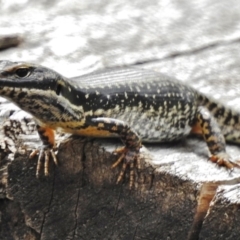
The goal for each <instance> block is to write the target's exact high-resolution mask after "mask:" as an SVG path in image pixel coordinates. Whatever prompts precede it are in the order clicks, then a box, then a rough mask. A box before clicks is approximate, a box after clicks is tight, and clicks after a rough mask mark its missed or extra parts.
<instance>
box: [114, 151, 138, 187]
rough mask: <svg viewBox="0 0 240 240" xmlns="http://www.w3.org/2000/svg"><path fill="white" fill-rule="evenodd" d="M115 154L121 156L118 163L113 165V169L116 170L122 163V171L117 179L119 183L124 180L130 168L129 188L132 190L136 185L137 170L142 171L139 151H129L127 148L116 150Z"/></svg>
mask: <svg viewBox="0 0 240 240" xmlns="http://www.w3.org/2000/svg"><path fill="white" fill-rule="evenodd" d="M113 153H118V154H121V155H120V157H119V158H118V159H117V161H116V162H115V163H114V164H113V165H112V167H111V168H115V167H117V166H118V165H120V164H121V163H122V168H121V171H120V173H119V175H118V178H117V183H119V182H121V181H122V180H123V177H124V175H125V172H126V169H127V167H128V166H129V169H130V176H129V187H130V189H131V188H132V187H133V184H134V177H135V170H136V169H140V159H139V157H138V150H129V149H128V148H126V147H123V148H120V149H117V150H115V151H114V152H113Z"/></svg>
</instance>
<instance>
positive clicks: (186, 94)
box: [68, 68, 198, 142]
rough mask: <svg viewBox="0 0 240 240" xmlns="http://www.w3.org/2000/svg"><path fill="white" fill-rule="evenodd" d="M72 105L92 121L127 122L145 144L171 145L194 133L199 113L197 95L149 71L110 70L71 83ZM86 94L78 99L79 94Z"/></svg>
mask: <svg viewBox="0 0 240 240" xmlns="http://www.w3.org/2000/svg"><path fill="white" fill-rule="evenodd" d="M68 82H69V83H70V85H71V86H74V89H75V90H71V96H70V95H69V96H68V99H70V101H71V102H73V103H74V104H76V105H81V106H83V108H84V111H85V112H86V113H88V112H89V111H92V112H93V116H91V117H94V116H96V117H109V118H115V119H119V120H123V121H125V122H127V123H128V124H129V125H130V126H131V127H132V128H133V129H134V130H135V131H136V132H137V133H138V134H139V135H140V137H141V139H142V140H143V141H145V142H146V141H148V142H160V141H164V142H165V141H172V140H177V139H180V138H182V137H183V136H186V135H188V134H189V132H190V131H191V125H192V123H193V121H194V118H195V114H196V111H197V107H198V104H197V97H198V95H197V94H196V92H195V91H194V90H193V89H192V88H190V87H187V86H185V85H182V84H181V83H179V82H176V81H174V80H172V79H171V78H169V77H167V76H165V75H162V74H159V73H156V72H153V71H148V70H141V69H134V68H133V69H126V68H124V69H111V70H107V71H106V70H104V72H96V73H91V74H89V75H84V76H81V77H77V78H73V79H69V80H68ZM80 91H81V92H82V93H83V94H81V95H79V92H80Z"/></svg>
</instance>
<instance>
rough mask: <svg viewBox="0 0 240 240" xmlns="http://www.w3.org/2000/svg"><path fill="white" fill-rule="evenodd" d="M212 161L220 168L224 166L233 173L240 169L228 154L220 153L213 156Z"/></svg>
mask: <svg viewBox="0 0 240 240" xmlns="http://www.w3.org/2000/svg"><path fill="white" fill-rule="evenodd" d="M210 160H211V161H212V162H214V163H216V164H217V165H218V166H224V167H226V168H227V169H229V170H230V171H231V172H232V171H233V169H234V167H237V168H240V165H239V164H238V163H235V162H232V161H231V160H230V157H229V156H228V155H227V154H226V153H219V154H217V155H212V156H211V157H210Z"/></svg>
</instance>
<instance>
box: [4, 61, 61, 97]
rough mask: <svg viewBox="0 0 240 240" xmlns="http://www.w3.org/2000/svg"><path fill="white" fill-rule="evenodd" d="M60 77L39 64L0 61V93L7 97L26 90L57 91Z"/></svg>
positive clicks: (59, 85)
mask: <svg viewBox="0 0 240 240" xmlns="http://www.w3.org/2000/svg"><path fill="white" fill-rule="evenodd" d="M62 78H63V77H62V76H61V75H60V74H58V73H56V72H54V71H53V70H50V69H48V68H46V67H42V66H40V65H34V64H29V63H24V62H17V63H16V62H10V61H0V95H1V96H4V97H7V98H11V94H14V93H15V94H17V93H20V92H25V93H27V92H28V91H27V90H31V91H32V92H33V91H35V90H36V91H55V92H58V91H59V87H61V79H62ZM9 94H10V95H9ZM12 100H13V99H12Z"/></svg>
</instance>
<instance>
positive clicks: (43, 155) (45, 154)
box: [29, 148, 58, 178]
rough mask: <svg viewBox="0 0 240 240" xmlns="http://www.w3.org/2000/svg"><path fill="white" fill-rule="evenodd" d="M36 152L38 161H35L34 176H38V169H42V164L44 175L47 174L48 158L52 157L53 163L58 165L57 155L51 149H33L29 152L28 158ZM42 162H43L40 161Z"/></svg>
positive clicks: (32, 156)
mask: <svg viewBox="0 0 240 240" xmlns="http://www.w3.org/2000/svg"><path fill="white" fill-rule="evenodd" d="M37 154H39V156H38V161H37V169H36V177H37V178H38V177H39V176H40V171H41V169H42V165H43V168H44V175H45V176H49V162H50V158H52V159H53V162H54V163H55V165H58V161H57V157H56V155H55V152H54V150H53V149H49V148H47V149H41V150H40V151H39V150H38V149H36V150H33V151H32V152H31V154H30V156H29V157H30V158H34V157H35V156H36V155H37ZM42 162H44V164H43V163H42Z"/></svg>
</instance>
